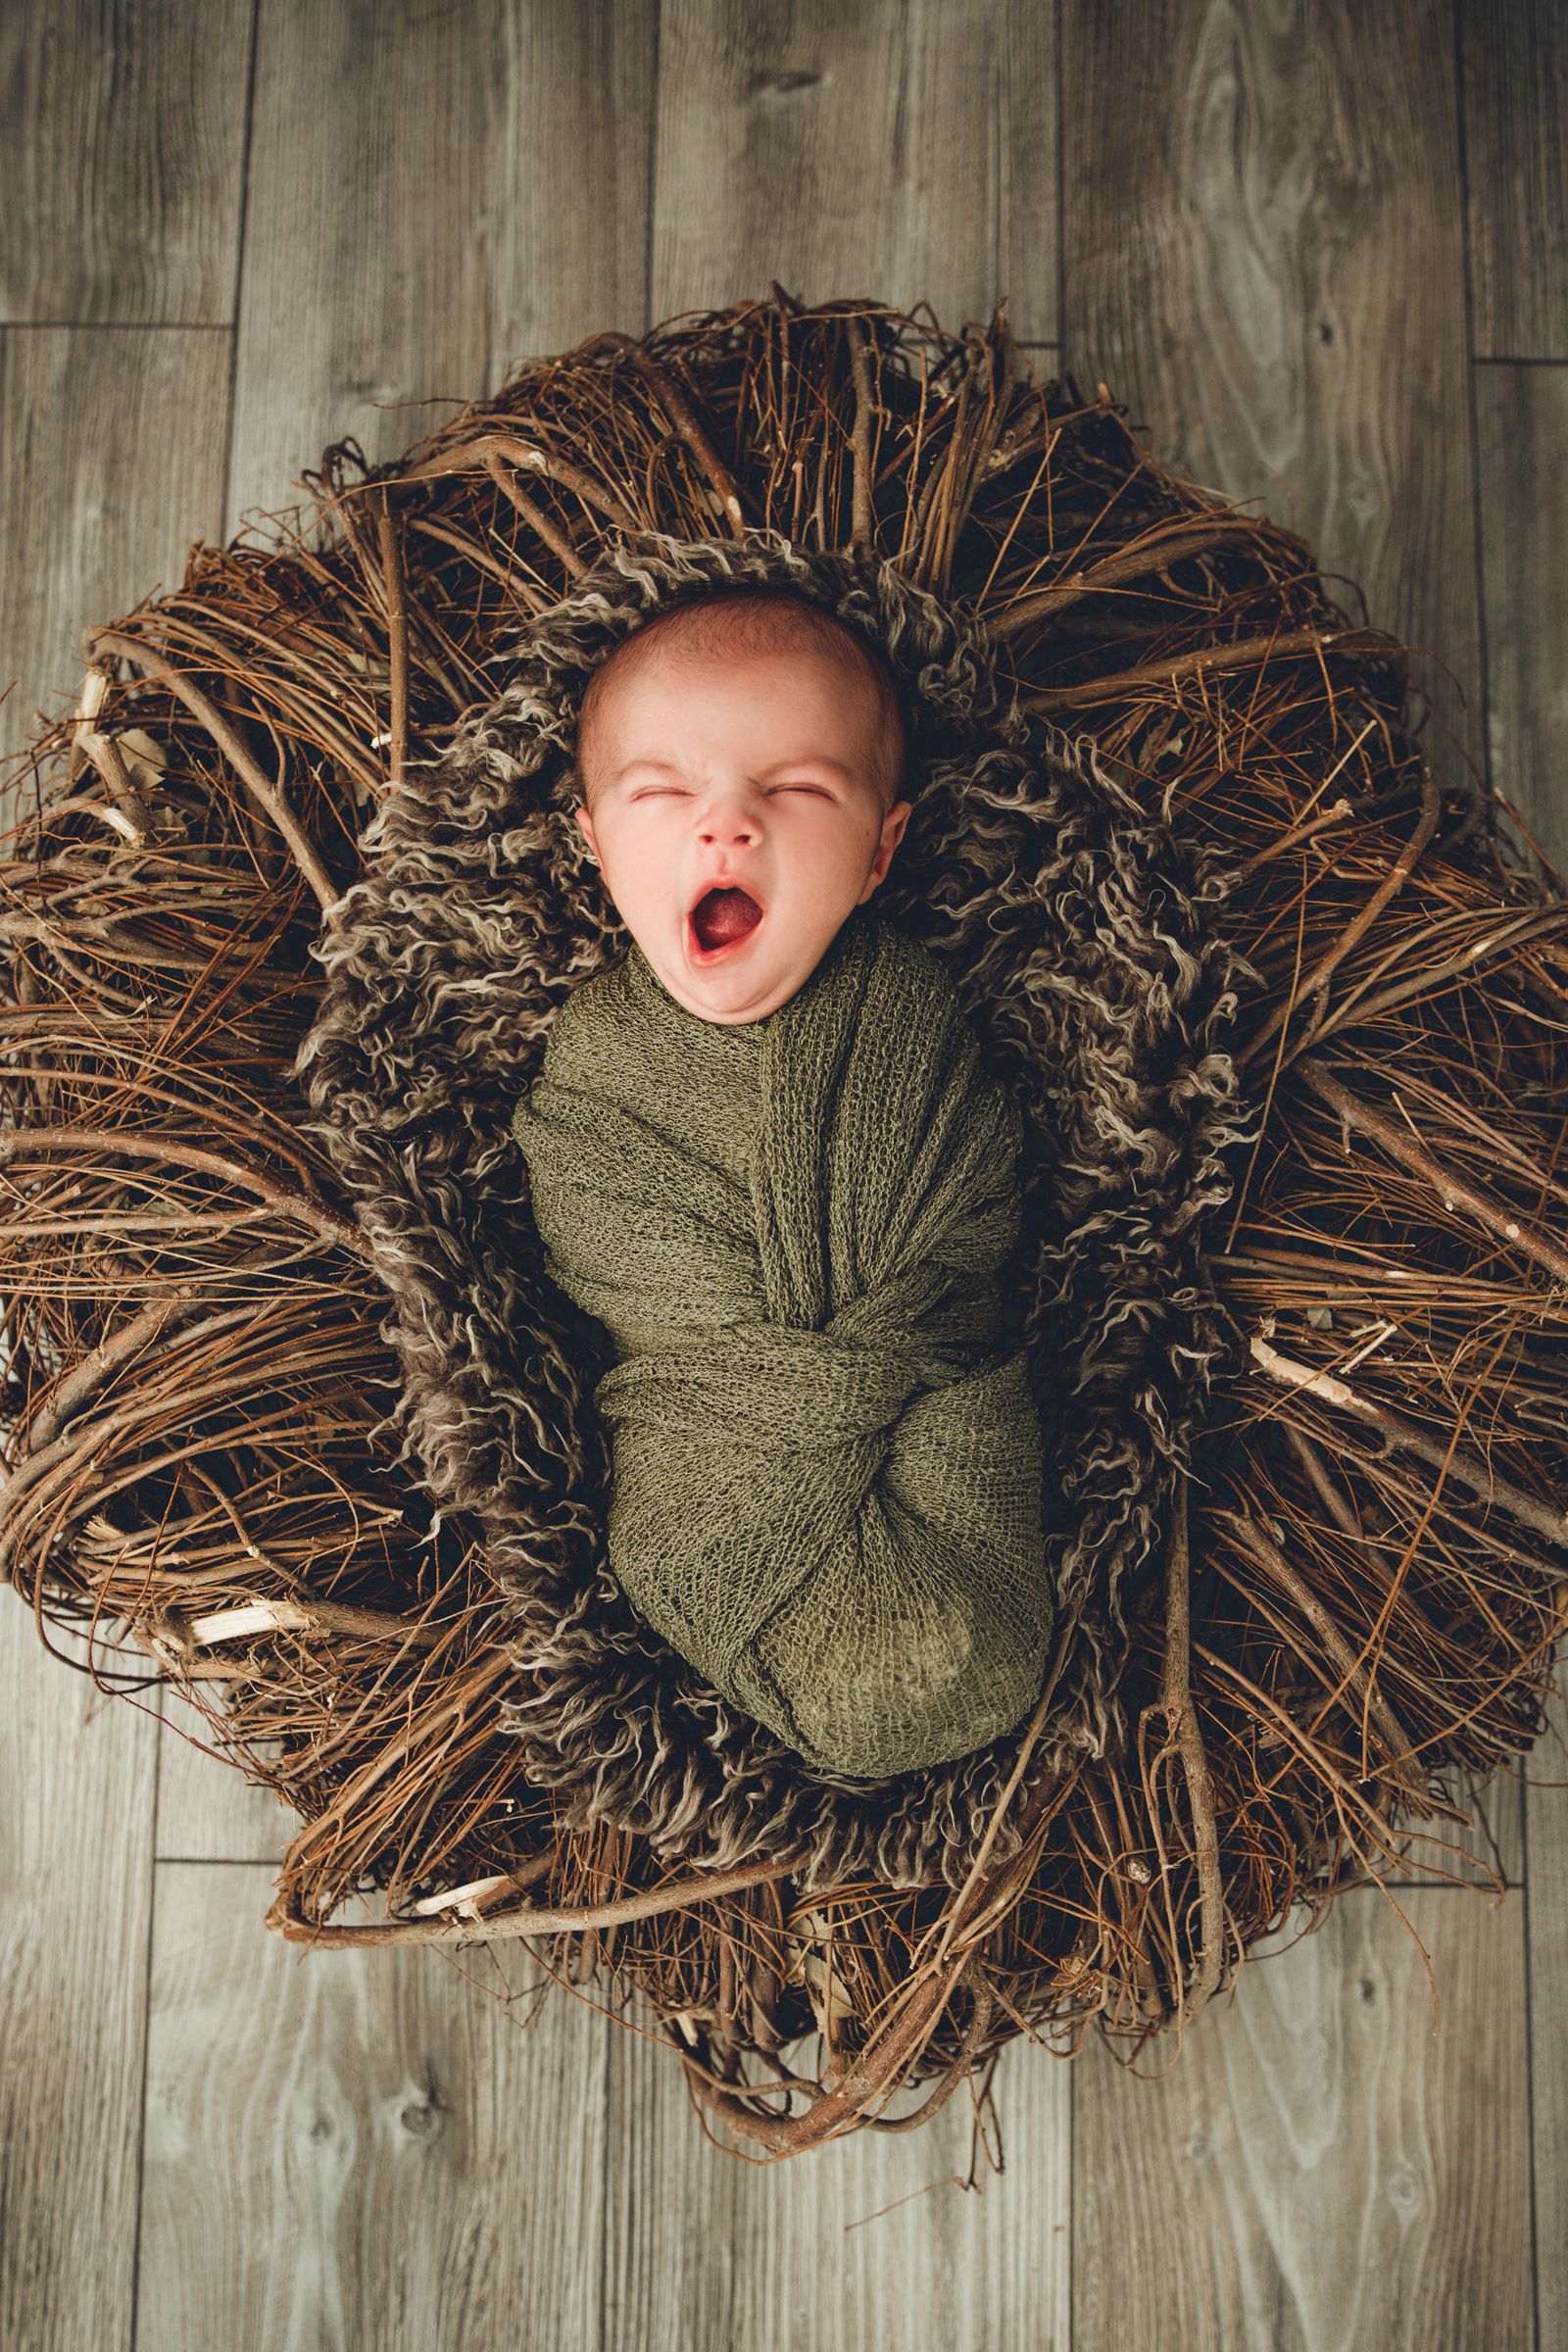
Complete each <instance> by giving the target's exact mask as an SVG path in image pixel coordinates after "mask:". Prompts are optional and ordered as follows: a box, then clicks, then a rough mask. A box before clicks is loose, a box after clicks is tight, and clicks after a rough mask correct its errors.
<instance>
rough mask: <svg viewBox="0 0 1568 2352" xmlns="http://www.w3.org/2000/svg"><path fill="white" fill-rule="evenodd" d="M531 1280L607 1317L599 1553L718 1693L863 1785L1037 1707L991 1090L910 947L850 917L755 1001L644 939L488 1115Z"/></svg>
mask: <svg viewBox="0 0 1568 2352" xmlns="http://www.w3.org/2000/svg"><path fill="white" fill-rule="evenodd" d="M513 1133H514V1134H515V1137H516V1139H517V1141H518V1143H519V1145H520V1146H521V1148H522V1152H523V1156H524V1158H525V1159H526V1161H527V1163H528V1175H529V1205H530V1207H531V1209H532V1211H533V1217H534V1222H535V1224H536V1226H537V1227H538V1230H539V1233H540V1235H541V1237H542V1239H543V1241H544V1244H545V1249H546V1252H547V1255H546V1260H545V1264H546V1270H547V1272H548V1273H549V1274H550V1276H551V1278H552V1279H553V1280H554V1281H556V1282H558V1283H559V1284H560V1285H561V1286H562V1288H563V1289H564V1290H566V1291H568V1292H569V1293H570V1295H571V1297H572V1298H573V1299H575V1300H576V1302H577V1304H578V1305H579V1306H580V1307H582V1308H583V1310H584V1311H585V1312H586V1313H588V1314H591V1315H593V1316H594V1317H595V1318H596V1319H597V1320H598V1321H599V1322H600V1323H602V1324H603V1325H605V1326H606V1328H607V1329H608V1330H609V1332H610V1333H611V1336H612V1337H613V1341H614V1343H615V1347H616V1349H617V1353H618V1356H619V1359H620V1360H618V1361H617V1362H616V1363H615V1364H614V1365H613V1368H612V1369H611V1370H610V1371H609V1372H607V1373H606V1374H605V1376H604V1378H603V1379H602V1380H601V1381H600V1383H599V1385H598V1388H597V1389H596V1391H595V1394H594V1401H595V1404H596V1405H597V1407H598V1410H599V1412H600V1414H601V1416H602V1418H603V1420H604V1422H605V1424H606V1426H607V1428H608V1429H609V1430H610V1432H611V1434H612V1439H613V1492H612V1495H611V1501H610V1508H609V1514H608V1543H609V1558H610V1566H611V1569H612V1571H613V1574H614V1575H615V1576H616V1577H617V1578H618V1580H619V1582H620V1585H621V1588H622V1590H623V1591H624V1593H626V1595H627V1597H628V1598H629V1599H630V1600H631V1602H632V1603H633V1605H634V1606H635V1607H636V1609H637V1610H638V1611H639V1613H640V1614H641V1615H642V1616H643V1617H645V1618H646V1619H647V1620H648V1621H649V1623H650V1624H652V1625H654V1626H656V1627H657V1628H658V1629H659V1631H660V1632H661V1633H662V1635H663V1636H664V1637H665V1639H666V1640H667V1641H668V1642H670V1643H671V1645H672V1646H673V1647H674V1648H675V1649H677V1650H678V1651H679V1652H680V1654H681V1655H682V1656H683V1657H684V1658H686V1659H687V1660H688V1661H689V1662H690V1663H691V1664H692V1665H693V1666H695V1667H697V1668H698V1670H699V1671H700V1672H701V1673H702V1674H704V1675H706V1677H707V1678H708V1680H709V1681H710V1682H711V1684H712V1685H713V1687H714V1689H715V1690H717V1691H722V1692H723V1694H724V1696H725V1697H726V1698H729V1699H731V1700H733V1702H734V1703H735V1705H736V1706H738V1707H740V1708H743V1709H744V1710H745V1712H746V1713H747V1714H749V1715H754V1716H756V1717H757V1718H758V1719H759V1721H760V1722H761V1723H764V1724H766V1725H767V1726H768V1727H769V1728H770V1729H771V1730H773V1731H775V1732H777V1734H778V1735H779V1737H780V1739H782V1740H785V1741H786V1742H787V1743H788V1744H789V1745H790V1746H791V1747H793V1748H795V1749H797V1750H798V1751H799V1752H800V1753H801V1754H802V1755H804V1756H805V1757H807V1758H808V1760H809V1762H811V1763H813V1764H816V1765H818V1766H821V1767H822V1768H824V1769H825V1770H828V1771H831V1772H840V1773H847V1774H850V1775H853V1776H854V1777H856V1778H858V1779H870V1780H877V1779H882V1778H884V1777H886V1776H887V1775H889V1774H892V1773H900V1772H908V1771H912V1770H913V1769H914V1768H915V1767H916V1766H918V1765H922V1764H937V1763H942V1762H944V1761H946V1760H948V1759H950V1758H952V1757H954V1756H959V1755H963V1754H965V1753H966V1752H967V1751H968V1750H969V1749H970V1748H974V1747H981V1746H983V1745H984V1744H985V1743H986V1742H987V1741H988V1740H995V1739H996V1738H997V1737H998V1735H999V1734H1001V1733H1003V1732H1005V1731H1006V1730H1007V1729H1008V1727H1009V1726H1010V1725H1012V1724H1015V1723H1016V1722H1017V1721H1018V1719H1019V1717H1020V1716H1021V1715H1024V1714H1026V1713H1027V1712H1028V1710H1029V1708H1030V1706H1031V1705H1032V1703H1033V1702H1034V1700H1035V1698H1036V1697H1037V1696H1038V1694H1039V1691H1040V1687H1041V1682H1042V1680H1043V1677H1044V1675H1045V1670H1046V1657H1047V1650H1048V1646H1049V1638H1050V1633H1051V1622H1052V1606H1051V1596H1050V1592H1049V1589H1048V1586H1047V1582H1046V1560H1045V1544H1044V1539H1043V1536H1042V1533H1041V1459H1040V1421H1039V1416H1038V1414H1037V1412H1036V1410H1035V1406H1034V1400H1033V1397H1031V1395H1030V1391H1029V1383H1028V1377H1027V1365H1026V1359H1025V1356H1024V1352H1023V1350H1022V1348H1018V1347H1016V1346H1008V1345H1006V1344H1005V1340H1004V1333H1003V1311H1002V1289H1001V1283H1000V1281H999V1273H1000V1271H1001V1269H1002V1268H1003V1266H1004V1265H1005V1261H1006V1259H1007V1257H1008V1255H1009V1253H1010V1252H1011V1250H1012V1248H1013V1246H1014V1244H1015V1242H1016V1241H1017V1238H1018V1182H1017V1160H1018V1152H1019V1147H1020V1143H1021V1140H1022V1139H1021V1130H1020V1124H1019V1119H1018V1113H1017V1111H1016V1109H1015V1108H1014V1106H1013V1104H1012V1103H1011V1102H1010V1101H1009V1100H1008V1098H1007V1096H1006V1095H1005V1092H1004V1091H1003V1089H1002V1087H1001V1086H1000V1085H999V1084H998V1083H997V1082H996V1081H995V1080H994V1079H993V1078H991V1077H990V1076H989V1075H988V1074H987V1073H986V1072H985V1070H984V1069H983V1068H982V1067H981V1063H980V1056H979V1049H978V1046H977V1043H976V1040H975V1036H974V1033H973V1031H972V1030H971V1028H970V1027H969V1024H968V1022H967V1021H966V1020H965V1019H964V1016H963V1012H962V1009H961V1007H960V1005H959V1004H958V1000H957V996H956V991H955V989H954V987H953V983H952V982H951V980H950V979H949V978H948V976H947V973H946V972H945V970H944V969H943V967H942V965H941V964H940V963H939V962H938V960H937V958H936V957H935V956H932V955H931V954H930V953H929V951H928V950H926V949H924V948H921V947H920V946H919V945H918V944H917V943H916V942H915V941H913V940H907V939H905V938H904V937H903V935H902V934H901V933H900V932H898V931H897V930H895V929H894V928H893V927H892V926H891V925H890V924H886V923H882V922H879V921H878V920H877V918H876V916H875V915H874V914H873V912H872V911H871V909H870V907H867V906H864V905H861V906H858V907H856V908H854V910H853V911H852V912H851V914H850V916H849V918H848V920H847V921H846V922H845V924H844V925H843V927H842V929H841V930H840V931H839V933H838V934H837V936H836V937H835V938H834V939H833V941H832V942H831V943H830V945H829V947H828V949H827V952H826V953H825V955H824V956H823V957H822V959H821V961H820V962H819V963H818V964H817V965H816V967H815V969H814V970H813V971H812V972H811V973H810V975H809V978H808V979H807V981H806V982H805V984H804V986H803V987H801V988H800V989H799V990H798V991H797V993H796V994H795V995H794V996H793V997H791V998H790V999H789V1000H788V1001H787V1002H786V1003H784V1004H783V1005H779V1006H778V1007H777V1008H776V1009H775V1010H774V1011H773V1012H771V1013H770V1014H768V1015H766V1016H765V1017H764V1018H763V1019H761V1020H759V1021H751V1022H744V1023H740V1024H736V1025H724V1024H720V1023H716V1022H712V1021H708V1020H704V1019H703V1018H702V1017H701V1016H700V1015H698V1014H697V1013H694V1012H691V1011H689V1010H688V1009H687V1007H686V1006H685V1005H682V1004H680V1003H678V1002H677V1001H676V999H675V998H674V997H673V996H671V994H670V993H669V991H668V989H666V988H665V986H664V985H663V982H662V980H661V979H660V977H659V975H658V973H657V972H656V971H655V970H654V968H653V966H652V964H651V963H650V962H649V960H648V958H647V956H645V955H644V954H643V952H642V950H641V949H640V947H638V946H636V945H635V944H634V945H633V947H632V950H631V952H630V954H629V955H628V956H626V957H625V958H624V959H623V960H622V961H621V962H620V963H618V964H615V965H613V966H612V968H611V969H610V970H609V971H607V972H601V973H600V974H599V975H598V976H597V977H596V978H594V979H592V980H590V981H588V982H587V983H586V984H585V985H584V986H583V987H581V988H579V989H578V990H577V991H576V992H575V994H574V995H573V996H571V997H570V998H569V999H568V1000H567V1002H566V1004H565V1005H564V1007H563V1009H562V1011H561V1013H560V1015H559V1016H558V1018H557V1020H556V1023H555V1026H554V1028H553V1029H552V1030H551V1032H550V1042H549V1045H548V1048H547V1050H546V1054H545V1063H544V1070H543V1073H542V1075H541V1076H540V1077H539V1078H538V1079H537V1080H536V1081H535V1083H534V1086H533V1089H532V1092H531V1094H530V1095H529V1096H528V1098H527V1099H526V1100H525V1101H524V1102H523V1103H520V1104H519V1105H518V1107H517V1110H516V1112H515V1116H514V1119H513Z"/></svg>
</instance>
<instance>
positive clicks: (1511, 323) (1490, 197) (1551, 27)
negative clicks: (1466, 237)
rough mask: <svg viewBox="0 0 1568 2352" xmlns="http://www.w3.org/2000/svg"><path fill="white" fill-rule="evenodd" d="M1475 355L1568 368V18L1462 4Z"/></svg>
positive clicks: (1519, 2) (1549, 4)
mask: <svg viewBox="0 0 1568 2352" xmlns="http://www.w3.org/2000/svg"><path fill="white" fill-rule="evenodd" d="M1459 22H1460V27H1461V42H1462V51H1461V54H1462V57H1463V73H1464V124H1465V180H1466V185H1467V190H1468V194H1469V199H1470V203H1469V217H1470V268H1471V277H1472V283H1473V287H1474V302H1475V319H1474V330H1473V331H1474V336H1475V341H1474V344H1473V347H1472V348H1473V350H1474V352H1475V355H1476V357H1477V358H1478V359H1501V360H1568V268H1565V266H1564V262H1565V257H1568V116H1565V114H1564V107H1563V91H1564V86H1565V84H1568V15H1565V14H1564V11H1563V9H1562V6H1561V0H1460V5H1459Z"/></svg>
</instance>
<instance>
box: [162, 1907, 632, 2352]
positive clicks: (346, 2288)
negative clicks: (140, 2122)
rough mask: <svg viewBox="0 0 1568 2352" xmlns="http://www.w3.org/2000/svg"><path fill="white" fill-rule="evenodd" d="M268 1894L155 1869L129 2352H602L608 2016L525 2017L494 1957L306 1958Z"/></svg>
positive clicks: (553, 2001) (569, 2002)
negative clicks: (275, 1920)
mask: <svg viewBox="0 0 1568 2352" xmlns="http://www.w3.org/2000/svg"><path fill="white" fill-rule="evenodd" d="M270 1892H271V1885H270V1873H269V1872H268V1871H266V1870H265V1869H262V1868H259V1867H257V1866H256V1865H254V1864H228V1863H165V1864H164V1865H162V1867H161V1868H160V1870H159V1873H158V1907H157V1918H156V1925H155V1933H154V1939H153V1969H152V1996H151V2015H150V2021H149V2030H148V2048H147V2119H146V2154H145V2159H144V2188H143V2195H142V2214H141V2244H140V2265H139V2272H138V2278H139V2286H138V2296H137V2342H138V2344H140V2345H149V2346H151V2345H156V2346H157V2347H158V2352H208V2347H210V2346H211V2345H213V2344H217V2343H221V2344H223V2345H225V2346H229V2345H231V2346H233V2347H234V2348H235V2352H306V2347H316V2346H318V2345H323V2344H331V2345H334V2346H337V2347H339V2348H340V2352H361V2348H363V2352H388V2348H389V2347H391V2346H394V2345H396V2346H403V2345H408V2346H410V2347H415V2346H418V2347H421V2352H422V2347H425V2346H429V2347H431V2352H435V2348H436V2347H441V2346H452V2347H457V2346H459V2345H461V2346H462V2347H463V2352H517V2347H518V2346H519V2345H533V2344H538V2345H548V2346H549V2347H551V2352H589V2348H590V2347H591V2348H592V2352H598V2346H599V2344H600V2342H601V2333H600V2312H599V2299H600V2275H599V2260H598V2248H599V2244H600V2239H601V2236H602V2232H603V2222H604V2170H605V2137H604V2134H605V2055H606V2037H607V2035H608V2034H610V2033H611V2032H612V2031H613V2029H612V2027H611V2026H610V2025H609V2023H608V2021H606V2020H605V2019H604V2018H602V2017H600V2016H598V2015H597V2014H596V2013H595V2012H594V2011H593V2010H592V2009H590V2008H588V2007H586V2006H585V2005H583V2004H582V2003H581V2002H579V2001H575V2000H573V1998H572V1997H571V1995H570V1994H569V1993H567V1992H564V1991H562V1990H561V1989H559V1988H556V1987H552V1988H550V1989H549V1992H548V1997H547V1998H546V2000H545V2002H544V2005H543V2008H542V2009H541V2010H540V2012H539V2014H538V2015H537V2017H534V2018H532V2019H531V2022H528V2023H527V2024H526V2025H525V2024H524V2020H525V2019H528V2018H529V1997H528V1995H527V1994H526V1993H523V1994H522V1996H521V1997H519V1999H518V2000H517V2001H516V2003H515V2007H514V2009H513V2011H512V2012H511V2014H510V2015H509V2014H508V2013H507V2011H506V2010H504V2009H503V2007H502V2005H501V2003H500V2001H499V2000H497V1999H496V1998H494V1997H492V1996H491V1995H490V1994H488V1993H485V1992H482V1991H480V1990H478V1989H476V1987H477V1986H478V1985H482V1984H485V1983H489V1984H492V1985H494V1984H498V1983H500V1982H502V1981H503V1980H501V1979H498V1978H497V1976H496V1973H495V1963H494V1962H492V1961H491V1960H490V1959H489V1958H488V1957H487V1955H486V1953H485V1952H484V1951H482V1950H478V1949H470V1950H468V1951H466V1952H465V1953H463V1954H461V1955H460V1956H459V1966H454V1965H452V1963H451V1962H449V1961H448V1960H447V1959H445V1958H443V1957H442V1956H441V1955H439V1954H438V1953H435V1952H431V1951H413V1952H411V1951H406V1950H404V1951H389V1952H388V1951H379V1952H378V1951H351V1952H323V1951H317V1952H304V1951H302V1949H301V1947H299V1946H298V1945H290V1944H285V1943H284V1942H283V1941H282V1940H281V1938H280V1937H278V1936H275V1935H273V1934H272V1933H271V1932H270V1930H269V1929H267V1928H266V1927H265V1926H264V1925H263V1913H264V1912H265V1911H266V1909H267V1906H268V1903H269V1901H270ZM496 1948H497V1951H498V1954H499V1956H500V1963H501V1966H502V1967H503V1968H504V1969H505V1972H506V1976H505V1980H504V1981H505V1982H507V1983H510V1984H511V1985H515V1986H517V1987H519V1988H521V1987H524V1986H526V1985H528V1984H529V1983H530V1981H533V1982H536V1981H537V1977H536V1972H534V1971H533V1968H532V1964H531V1962H529V1960H528V1958H527V1956H526V1954H523V1953H520V1952H519V1951H518V1948H517V1947H516V1946H515V1945H505V1946H498V1947H496ZM460 1968H461V1971H462V1972H463V1973H460ZM466 1979H468V1980H471V1982H470V1981H466Z"/></svg>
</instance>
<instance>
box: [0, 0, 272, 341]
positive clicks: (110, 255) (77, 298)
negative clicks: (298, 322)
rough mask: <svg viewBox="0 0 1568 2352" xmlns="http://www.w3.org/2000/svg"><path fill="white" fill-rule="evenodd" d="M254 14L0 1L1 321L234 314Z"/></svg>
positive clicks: (171, 1) (209, 321)
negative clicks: (3, 229)
mask: <svg viewBox="0 0 1568 2352" xmlns="http://www.w3.org/2000/svg"><path fill="white" fill-rule="evenodd" d="M251 14H252V0H202V5H201V6H200V7H199V8H192V7H189V6H184V7H182V6H180V5H178V0H96V4H95V0H50V5H48V6H47V7H44V6H36V5H32V6H11V7H7V8H3V9H0V220H3V221H5V222H6V223H7V234H6V235H5V237H4V238H0V323H4V322H6V321H9V320H25V321H26V322H27V323H29V324H32V325H48V324H65V325H75V326H103V325H109V324H111V323H121V324H135V325H145V326H213V325H225V326H226V325H227V324H228V322H229V320H230V319H232V317H233V311H234V274H235V265H236V262H237V259H238V251H239V218H240V184H241V179H242V176H243V172H244V161H245V97H246V83H247V79H248V76H249V71H250V44H251Z"/></svg>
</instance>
